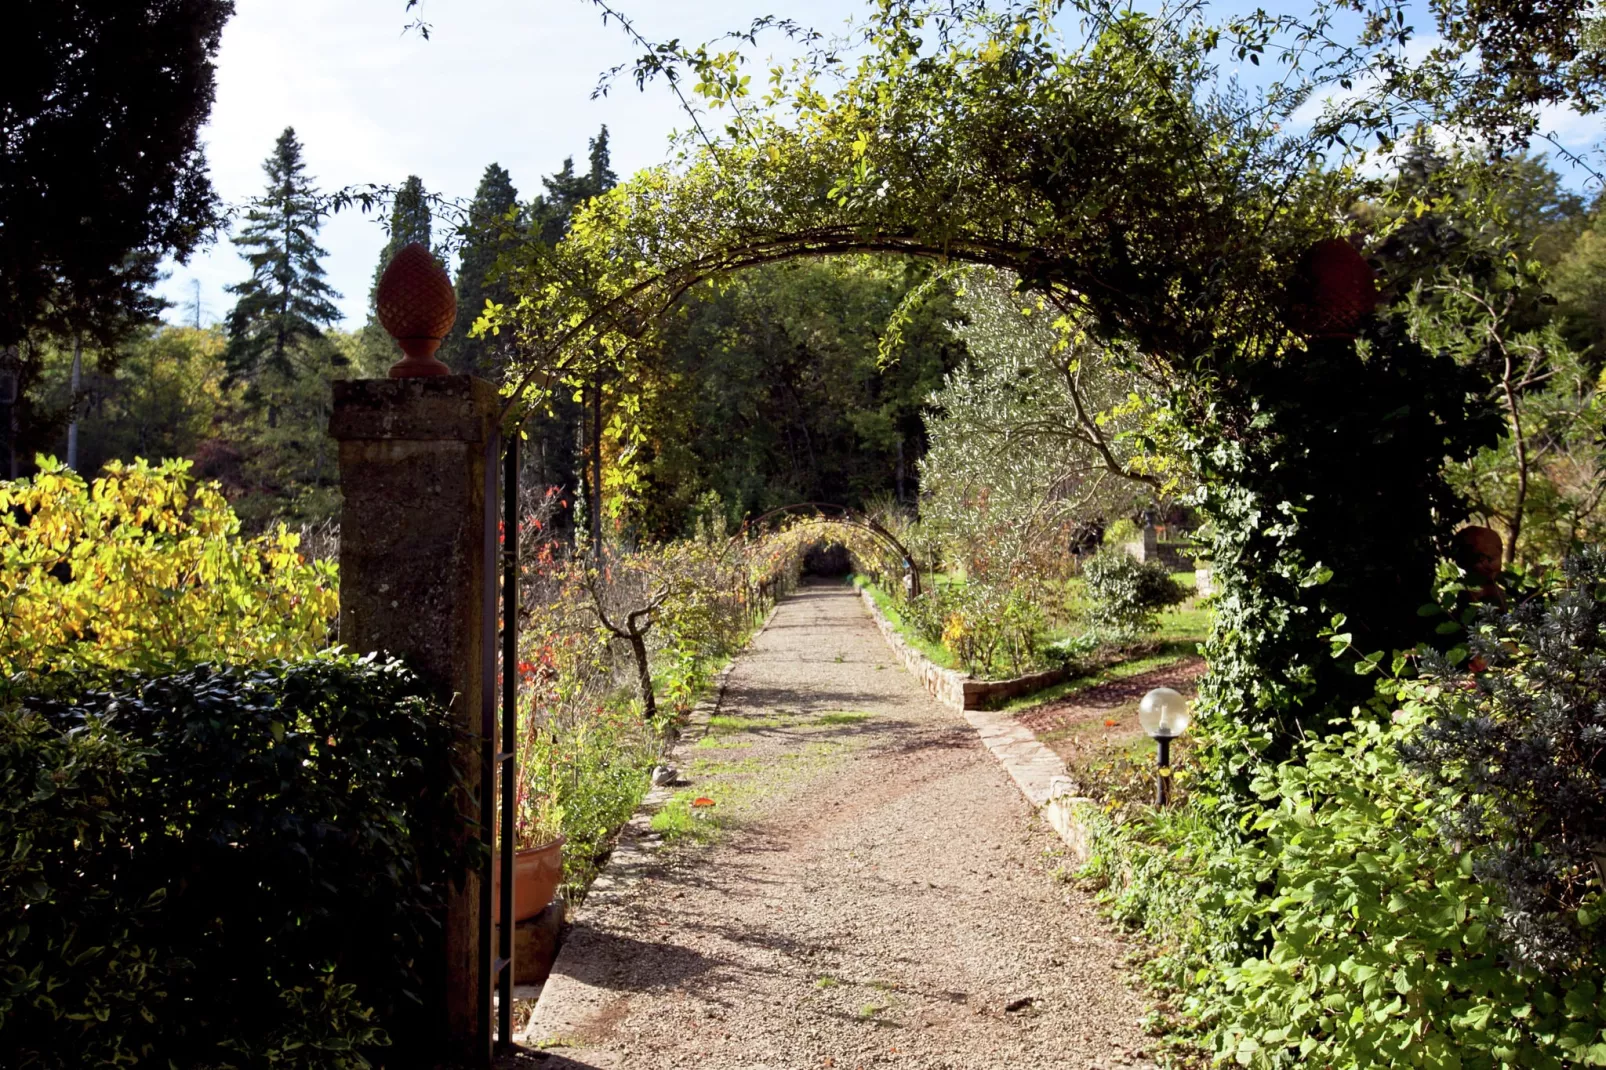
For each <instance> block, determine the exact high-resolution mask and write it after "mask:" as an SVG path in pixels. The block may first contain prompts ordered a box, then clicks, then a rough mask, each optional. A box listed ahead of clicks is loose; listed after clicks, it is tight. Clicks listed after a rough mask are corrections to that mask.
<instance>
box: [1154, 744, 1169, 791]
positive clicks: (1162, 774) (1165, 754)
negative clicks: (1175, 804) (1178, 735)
mask: <svg viewBox="0 0 1606 1070" xmlns="http://www.w3.org/2000/svg"><path fill="white" fill-rule="evenodd" d="M1155 740H1156V742H1158V743H1159V744H1160V770H1159V775H1158V776H1157V777H1155V780H1154V805H1156V806H1165V805H1166V804H1167V803H1169V802H1170V801H1171V737H1169V736H1156V737H1155Z"/></svg>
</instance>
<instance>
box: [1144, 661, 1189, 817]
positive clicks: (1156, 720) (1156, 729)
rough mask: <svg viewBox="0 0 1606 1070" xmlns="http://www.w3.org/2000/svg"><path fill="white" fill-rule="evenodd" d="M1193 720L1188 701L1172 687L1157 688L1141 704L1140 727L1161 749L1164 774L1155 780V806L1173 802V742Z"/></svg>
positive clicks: (1161, 771) (1161, 766) (1161, 769)
mask: <svg viewBox="0 0 1606 1070" xmlns="http://www.w3.org/2000/svg"><path fill="white" fill-rule="evenodd" d="M1191 719H1192V718H1191V717H1190V715H1189V713H1188V700H1187V699H1185V698H1183V697H1182V696H1181V695H1180V694H1178V693H1177V692H1175V691H1173V690H1171V689H1170V688H1169V687H1157V688H1155V689H1154V690H1153V691H1150V692H1149V693H1148V694H1147V695H1144V696H1143V701H1142V702H1141V703H1139V704H1138V723H1139V724H1141V725H1143V730H1144V731H1145V732H1147V733H1148V734H1149V737H1150V738H1151V739H1153V740H1154V741H1155V742H1156V743H1158V744H1159V745H1160V770H1159V775H1158V776H1157V777H1156V778H1155V785H1154V805H1156V806H1165V805H1166V804H1168V803H1169V802H1170V801H1171V741H1172V740H1173V739H1176V738H1177V737H1178V736H1180V735H1182V733H1184V732H1186V731H1187V730H1188V722H1189V721H1190V720H1191Z"/></svg>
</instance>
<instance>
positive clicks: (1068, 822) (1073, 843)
mask: <svg viewBox="0 0 1606 1070" xmlns="http://www.w3.org/2000/svg"><path fill="white" fill-rule="evenodd" d="M859 596H860V597H861V598H863V599H864V604H865V605H866V606H867V607H868V608H869V610H870V619H871V620H873V621H875V623H876V627H877V628H879V629H881V635H882V637H883V638H884V639H886V641H887V645H888V646H889V647H891V648H892V652H893V653H894V654H896V655H898V660H900V661H902V662H903V665H904V668H906V669H908V670H909V672H910V674H911V675H912V676H914V678H915V679H916V680H919V681H920V683H921V686H923V687H924V688H925V689H926V690H927V691H929V692H930V693H931V694H932V695H933V696H934V697H935V698H936V699H937V701H938V702H941V703H942V704H943V705H945V706H948V707H950V708H952V709H955V710H958V711H959V712H960V713H961V714H963V715H964V718H965V721H966V722H967V723H968V724H969V725H970V727H971V728H973V729H975V730H976V735H977V736H979V737H980V739H981V742H982V745H983V746H985V747H986V748H987V749H988V751H990V752H991V753H992V756H993V757H994V758H995V759H997V761H998V764H1000V765H1002V766H1003V767H1004V769H1005V771H1006V772H1008V773H1009V776H1010V779H1012V780H1013V781H1014V782H1015V786H1016V787H1017V788H1019V789H1020V793H1021V794H1022V795H1024V796H1025V797H1026V801H1027V802H1029V803H1031V804H1032V806H1034V807H1035V808H1036V809H1037V812H1038V813H1039V814H1041V815H1042V817H1043V820H1044V821H1046V822H1048V824H1049V827H1051V828H1052V829H1053V830H1054V831H1055V832H1056V833H1058V834H1059V838H1060V839H1061V841H1063V842H1064V844H1065V846H1066V847H1067V848H1068V849H1069V851H1070V855H1071V859H1072V860H1073V861H1074V862H1076V863H1078V864H1080V863H1083V862H1086V861H1087V860H1088V857H1089V856H1090V855H1091V854H1092V847H1093V845H1092V837H1091V836H1090V835H1089V833H1088V830H1087V825H1086V824H1085V823H1084V819H1083V816H1082V815H1083V813H1085V811H1086V809H1087V808H1088V807H1096V806H1097V805H1098V804H1097V803H1096V802H1095V801H1094V800H1092V799H1089V798H1086V797H1084V796H1083V795H1082V794H1081V793H1080V790H1079V788H1078V786H1077V784H1076V782H1075V781H1074V780H1072V779H1071V778H1070V776H1069V775H1068V772H1067V770H1066V768H1065V762H1064V760H1063V759H1061V758H1060V756H1059V755H1057V754H1055V753H1054V752H1053V751H1052V750H1050V749H1049V748H1048V747H1046V746H1044V745H1043V744H1042V743H1041V742H1040V741H1039V740H1038V738H1037V736H1036V735H1034V734H1033V733H1032V730H1031V729H1030V728H1028V727H1026V726H1025V725H1024V724H1021V723H1020V722H1019V721H1017V720H1016V719H1015V718H1014V717H1013V716H1011V715H1010V714H1007V713H1000V712H996V711H988V710H982V709H978V708H977V707H978V706H980V705H981V703H982V700H983V698H984V697H985V698H996V697H999V696H1001V695H1002V696H1008V697H1014V696H1015V695H1023V694H1026V693H1027V692H1030V691H1036V690H1038V689H1039V688H1043V687H1048V686H1049V685H1050V684H1055V683H1058V682H1059V681H1061V680H1063V679H1065V676H1066V671H1065V670H1063V669H1056V670H1052V671H1050V672H1042V673H1037V674H1036V675H1034V676H1022V677H1019V678H1017V679H1014V680H997V681H993V682H987V681H984V680H972V679H971V678H970V676H969V674H968V673H962V672H956V671H954V670H953V669H944V668H941V667H939V666H937V665H936V664H934V663H933V662H932V661H931V659H930V658H928V657H926V656H925V655H924V654H922V653H920V651H918V650H916V649H915V648H914V647H912V646H910V645H909V643H908V642H907V641H906V640H905V639H904V637H903V636H901V635H899V634H898V629H896V628H894V627H893V626H892V622H891V621H889V620H887V618H886V617H885V616H884V615H883V614H882V612H881V607H880V606H878V605H876V604H875V599H874V598H871V597H870V592H869V591H866V590H864V589H863V588H862V587H861V588H860V589H859Z"/></svg>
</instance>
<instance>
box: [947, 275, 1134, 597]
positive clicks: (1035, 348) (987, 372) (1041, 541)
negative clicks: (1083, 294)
mask: <svg viewBox="0 0 1606 1070" xmlns="http://www.w3.org/2000/svg"><path fill="white" fill-rule="evenodd" d="M1017 281H1018V280H1016V279H1015V278H1014V277H1013V276H1009V275H1005V274H1003V273H1001V272H990V271H985V270H974V271H971V272H969V273H968V274H966V275H965V276H964V277H963V280H962V285H963V291H962V293H961V295H960V297H959V298H958V301H957V302H956V304H957V311H958V312H960V313H961V314H962V315H963V316H964V317H965V322H964V323H963V324H960V325H956V326H955V328H954V333H955V335H956V336H957V338H958V339H959V340H960V341H961V342H963V343H964V345H965V348H966V350H967V351H968V353H969V358H970V359H969V360H968V361H966V362H965V363H964V364H963V365H961V366H960V367H959V368H957V369H955V370H954V371H952V372H950V373H948V375H947V376H946V377H945V378H944V379H943V383H942V389H940V390H938V391H937V392H936V393H934V394H933V395H932V396H931V399H930V402H929V404H930V407H931V408H930V411H929V412H928V414H927V416H926V431H927V434H928V435H929V436H930V440H931V449H930V452H929V453H927V455H926V456H925V457H924V458H923V459H922V460H921V462H920V474H921V485H922V498H921V503H920V515H921V521H922V523H923V524H924V525H926V526H927V527H929V528H931V529H934V530H936V531H939V532H941V533H942V535H943V536H944V542H945V544H946V545H945V550H946V554H945V556H946V557H947V558H948V559H949V560H952V561H955V562H957V563H962V564H963V566H964V568H965V571H966V573H967V574H969V575H973V576H974V575H989V576H990V575H1007V574H1009V573H1010V572H1012V571H1014V570H1016V569H1017V568H1019V567H1021V566H1022V565H1024V564H1025V562H1026V560H1027V559H1028V558H1030V557H1031V556H1032V555H1033V554H1034V552H1036V553H1053V554H1056V555H1063V554H1064V552H1065V548H1066V544H1067V543H1068V542H1070V541H1071V536H1070V535H1069V534H1068V532H1073V531H1077V530H1079V529H1087V528H1092V527H1094V526H1096V524H1097V523H1098V522H1100V521H1101V520H1103V519H1104V518H1107V517H1112V516H1120V515H1122V514H1125V513H1131V512H1135V511H1136V510H1137V509H1138V508H1139V507H1140V506H1141V505H1143V504H1144V503H1145V502H1147V501H1148V500H1149V498H1150V497H1151V496H1152V495H1153V494H1154V493H1155V492H1156V490H1157V488H1158V487H1159V486H1161V485H1164V484H1165V483H1166V480H1165V479H1164V478H1163V476H1161V475H1159V474H1157V470H1160V469H1163V467H1164V465H1163V462H1160V461H1159V459H1158V458H1156V457H1154V456H1152V455H1146V454H1145V452H1144V447H1143V446H1142V445H1141V444H1140V441H1139V439H1140V436H1139V434H1138V430H1139V429H1140V428H1141V427H1142V425H1143V423H1144V420H1143V414H1144V412H1145V410H1147V409H1149V408H1152V406H1153V404H1154V403H1155V400H1156V399H1153V398H1149V399H1146V400H1145V399H1143V398H1142V397H1141V395H1140V394H1139V391H1140V390H1145V391H1146V390H1147V384H1146V383H1145V381H1144V380H1143V379H1142V378H1141V377H1140V376H1139V375H1138V374H1137V373H1136V372H1135V371H1134V370H1133V366H1134V365H1135V364H1136V363H1137V362H1136V360H1135V359H1134V357H1133V355H1132V354H1129V353H1125V352H1123V351H1121V350H1120V349H1119V348H1112V347H1108V346H1104V345H1100V344H1098V343H1097V342H1095V341H1094V340H1093V339H1091V338H1089V337H1087V335H1086V333H1085V332H1082V331H1079V330H1076V329H1075V328H1074V327H1073V325H1072V323H1071V321H1070V320H1068V319H1066V318H1065V317H1063V316H1061V315H1060V314H1059V313H1058V311H1057V310H1056V309H1055V308H1054V307H1053V306H1052V305H1050V304H1049V303H1048V302H1047V301H1046V300H1044V299H1043V298H1042V297H1040V296H1026V295H1022V294H1019V293H1017V292H1016V291H1015V288H1014V284H1015V283H1016V282H1017ZM1149 442H1150V445H1151V446H1152V440H1149Z"/></svg>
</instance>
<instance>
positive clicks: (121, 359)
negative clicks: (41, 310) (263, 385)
mask: <svg viewBox="0 0 1606 1070" xmlns="http://www.w3.org/2000/svg"><path fill="white" fill-rule="evenodd" d="M223 346H224V339H223V334H222V332H221V331H220V330H218V329H217V328H215V327H213V328H205V329H199V330H197V329H194V328H190V327H172V326H162V327H144V328H141V329H140V330H137V331H135V332H133V333H132V334H131V335H130V336H129V337H128V338H127V339H125V340H123V341H122V342H120V343H119V344H118V345H116V346H113V347H110V348H105V349H92V348H89V347H86V348H85V352H84V375H83V382H82V384H81V386H80V391H81V392H80V396H79V397H78V398H77V412H78V468H79V471H81V472H97V471H99V470H100V468H101V466H102V465H103V464H105V463H106V462H107V461H111V460H132V459H133V458H135V457H150V458H156V459H160V458H167V457H193V456H194V455H195V454H196V453H197V451H198V450H199V448H200V446H201V444H202V443H203V442H205V441H206V440H207V439H208V438H210V437H211V436H212V435H213V434H214V433H215V427H216V424H217V423H218V421H219V420H221V419H222V418H223V416H224V414H225V412H226V411H227V409H228V406H229V405H230V403H231V402H232V401H233V398H232V396H231V392H230V391H226V390H224V389H223V386H222V381H223V377H224V369H223ZM41 349H42V352H43V356H44V362H43V363H44V369H43V373H42V378H43V381H42V383H41V388H42V396H41V400H42V401H43V402H44V403H45V404H46V405H48V407H50V408H51V409H59V410H63V411H64V410H66V409H68V407H69V406H70V405H71V404H72V403H73V400H74V399H73V398H72V397H71V371H72V346H71V345H70V344H67V345H62V344H53V345H50V346H49V347H41ZM65 445H66V433H65V429H62V430H61V431H60V432H59V433H58V435H57V437H56V439H55V441H53V442H51V443H50V444H49V448H47V449H45V450H43V451H42V452H46V453H52V454H56V455H59V453H60V451H61V450H62V449H63V448H64V447H65Z"/></svg>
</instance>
